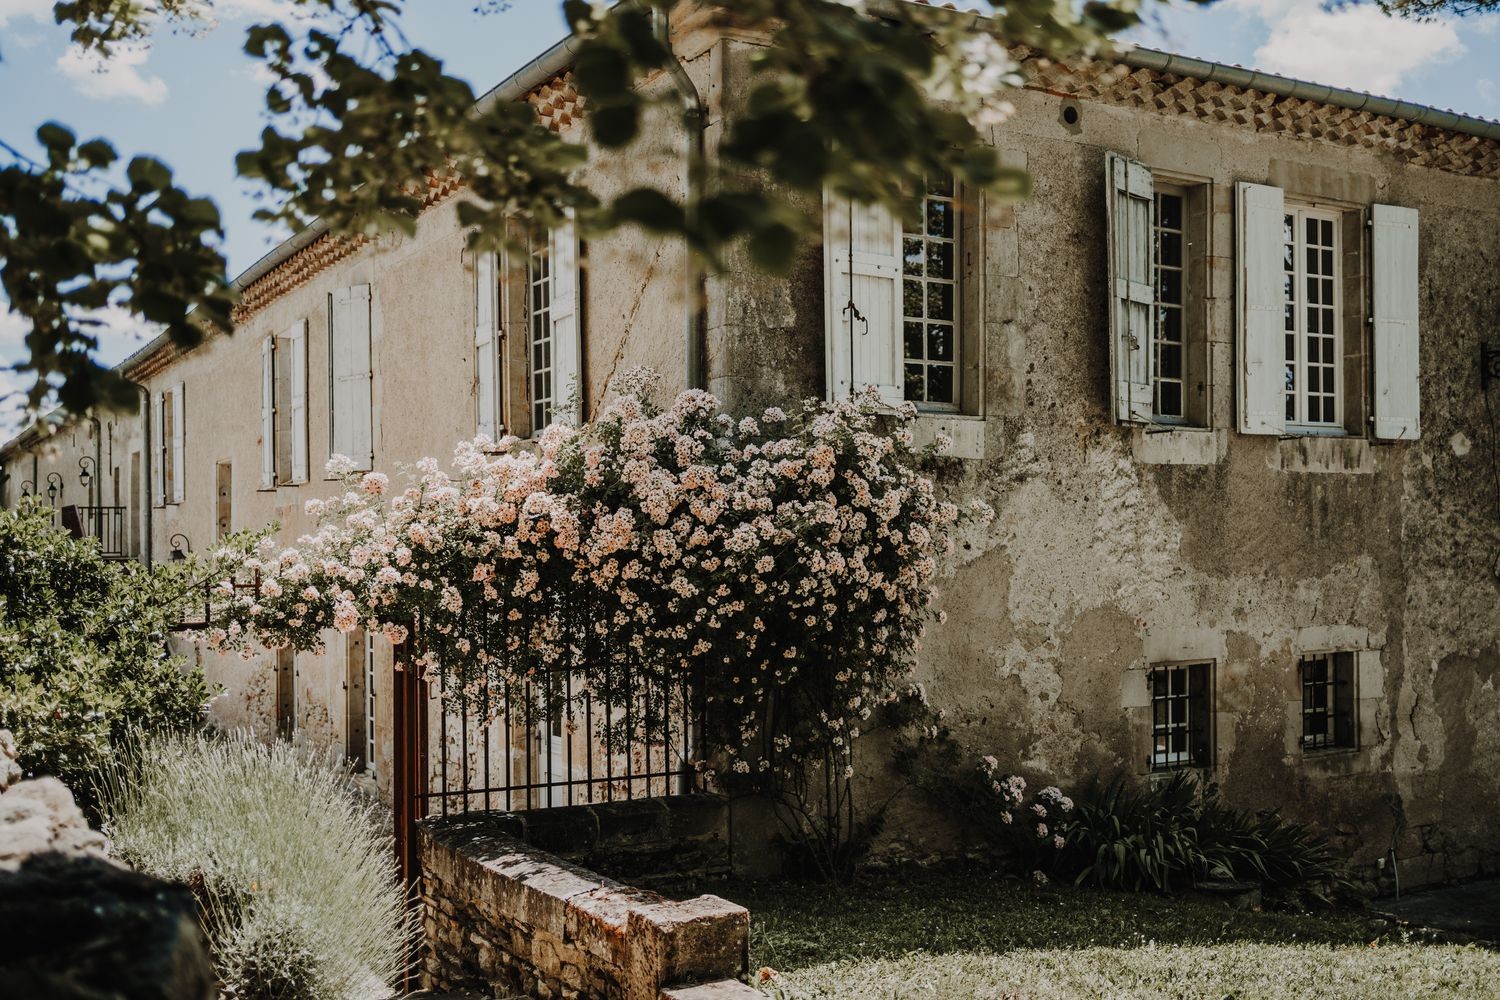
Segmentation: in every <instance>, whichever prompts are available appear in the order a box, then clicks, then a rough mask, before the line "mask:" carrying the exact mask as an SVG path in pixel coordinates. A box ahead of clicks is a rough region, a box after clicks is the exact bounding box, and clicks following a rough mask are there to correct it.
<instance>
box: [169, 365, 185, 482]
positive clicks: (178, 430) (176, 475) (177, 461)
mask: <svg viewBox="0 0 1500 1000" xmlns="http://www.w3.org/2000/svg"><path fill="white" fill-rule="evenodd" d="M186 415H187V404H186V392H185V387H184V386H183V384H182V383H181V382H178V383H177V384H176V385H175V386H173V387H172V466H171V470H172V502H173V503H182V501H183V497H184V496H186V493H187V490H186V488H185V487H186V480H187V463H186V457H187V454H186V453H187V426H186V425H187V420H186Z"/></svg>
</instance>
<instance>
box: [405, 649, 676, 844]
mask: <svg viewBox="0 0 1500 1000" xmlns="http://www.w3.org/2000/svg"><path fill="white" fill-rule="evenodd" d="M444 687H445V686H444V685H442V684H440V683H439V682H438V681H437V680H435V681H434V682H433V683H432V684H431V685H430V690H431V692H432V694H431V697H430V704H429V713H430V717H429V719H428V727H427V730H428V733H429V734H430V739H431V750H432V751H433V752H432V753H431V755H430V758H429V759H430V769H429V773H428V776H427V783H426V784H427V787H426V788H425V789H422V790H419V791H418V792H417V795H418V796H419V797H420V798H421V799H423V800H424V802H423V807H422V808H421V809H420V811H421V812H422V814H424V815H428V814H432V813H436V814H438V815H449V814H451V813H461V812H469V811H474V810H497V809H498V810H505V811H521V810H529V809H546V808H552V807H556V806H569V805H582V804H588V803H596V802H614V801H620V800H628V799H640V798H655V797H661V796H666V795H681V794H686V793H690V792H692V791H695V790H697V788H698V785H699V782H698V773H697V770H696V769H695V767H694V765H693V761H694V757H695V753H696V749H697V748H696V741H697V739H698V733H699V731H700V726H699V721H700V719H701V713H702V706H701V705H699V704H698V703H697V702H696V701H695V700H694V693H693V688H692V685H690V684H689V683H688V681H687V679H686V677H677V678H672V679H668V680H663V679H661V678H659V677H657V676H656V675H650V676H648V675H646V674H645V673H644V672H642V673H637V672H635V671H632V670H631V669H630V668H629V667H627V666H623V665H622V666H620V667H618V668H616V669H613V670H605V671H602V672H598V674H596V675H595V676H593V677H592V678H591V679H585V677H584V676H583V675H582V674H580V673H579V672H576V671H571V670H566V669H561V668H559V669H556V670H554V671H551V672H550V673H546V672H541V673H537V674H534V675H533V676H531V677H530V678H528V679H526V680H524V681H516V682H508V683H501V682H495V684H494V685H493V686H490V685H485V684H483V682H481V684H480V685H479V686H478V687H477V688H474V687H472V686H471V689H470V690H471V694H470V696H469V697H463V696H460V695H458V694H456V693H448V694H446V695H443V694H439V692H440V691H442V690H444Z"/></svg>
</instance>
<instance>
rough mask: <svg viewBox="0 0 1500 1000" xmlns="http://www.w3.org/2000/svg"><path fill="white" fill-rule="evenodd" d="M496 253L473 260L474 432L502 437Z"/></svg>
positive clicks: (481, 255)
mask: <svg viewBox="0 0 1500 1000" xmlns="http://www.w3.org/2000/svg"><path fill="white" fill-rule="evenodd" d="M498 292H499V285H498V283H497V282H496V280H495V255H494V254H493V253H481V254H480V255H479V256H478V258H477V259H476V260H475V262H474V387H475V396H476V399H475V420H474V431H475V433H476V434H483V435H484V436H485V437H488V438H490V439H492V440H493V439H494V438H497V437H499V436H500V434H499V430H500V427H499V425H500V420H499V413H500V407H499V403H498V400H499V395H500V393H499V390H500V374H499V365H498V364H497V363H496V360H497V357H498V350H497V348H498V344H497V338H496V336H495V334H496V323H495V316H496V312H497V310H496V302H495V299H496V295H497V293H498Z"/></svg>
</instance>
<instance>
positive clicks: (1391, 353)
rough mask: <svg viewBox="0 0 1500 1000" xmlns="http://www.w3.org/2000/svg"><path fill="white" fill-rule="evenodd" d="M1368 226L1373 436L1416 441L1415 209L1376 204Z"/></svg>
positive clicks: (1418, 415) (1418, 389) (1418, 430)
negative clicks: (1371, 291)
mask: <svg viewBox="0 0 1500 1000" xmlns="http://www.w3.org/2000/svg"><path fill="white" fill-rule="evenodd" d="M1371 222H1372V228H1373V230H1374V233H1373V237H1372V240H1371V249H1372V252H1373V258H1374V259H1373V262H1372V264H1373V266H1372V267H1371V273H1372V276H1373V277H1372V281H1373V285H1374V306H1375V308H1374V313H1373V318H1374V336H1375V343H1374V353H1375V400H1374V407H1373V410H1374V416H1375V436H1376V437H1378V438H1385V439H1399V440H1406V441H1415V440H1416V439H1417V438H1420V437H1421V436H1422V423H1421V378H1420V360H1421V358H1420V355H1421V351H1420V324H1419V322H1418V286H1417V280H1418V274H1417V263H1418V258H1417V210H1416V209H1414V208H1401V207H1399V206H1396V205H1375V206H1374V207H1373V210H1372V214H1371Z"/></svg>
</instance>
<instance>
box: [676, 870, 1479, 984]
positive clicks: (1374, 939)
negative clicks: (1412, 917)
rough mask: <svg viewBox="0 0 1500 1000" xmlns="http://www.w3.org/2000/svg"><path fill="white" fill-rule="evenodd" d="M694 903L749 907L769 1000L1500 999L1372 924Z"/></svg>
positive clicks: (1012, 905)
mask: <svg viewBox="0 0 1500 1000" xmlns="http://www.w3.org/2000/svg"><path fill="white" fill-rule="evenodd" d="M694 888H695V889H696V890H699V891H704V892H712V893H716V894H718V895H720V896H724V897H725V898H728V899H732V900H734V901H735V902H738V903H741V904H743V905H744V906H746V907H748V908H749V910H750V913H751V931H750V952H751V955H750V965H751V969H752V971H753V970H755V969H757V968H759V967H761V966H769V967H770V968H772V969H775V970H776V971H777V975H776V976H775V978H774V979H773V980H772V981H771V982H770V984H768V985H767V986H765V987H763V989H765V990H766V992H768V993H769V994H771V995H773V996H777V997H781V998H820V997H839V998H848V1000H875V998H880V1000H891V998H905V997H945V998H946V997H952V998H970V997H973V998H997V1000H998V998H1005V1000H1012V998H1014V1000H1063V998H1066V1000H1074V998H1085V997H1087V998H1095V997H1109V998H1136V997H1140V998H1146V997H1149V998H1152V1000H1156V998H1183V1000H1186V998H1194V1000H1196V998H1200V997H1201V998H1212V1000H1224V998H1233V1000H1249V998H1252V997H1275V998H1278V1000H1279V998H1292V997H1296V998H1304V997H1307V998H1339V1000H1343V998H1371V1000H1377V998H1378V1000H1397V998H1406V997H1411V998H1417V997H1421V998H1429V997H1464V998H1471V997H1472V998H1486V997H1500V952H1496V951H1492V950H1488V949H1485V948H1480V947H1475V946H1458V945H1450V944H1431V943H1423V942H1421V941H1418V940H1415V939H1412V938H1411V937H1410V935H1404V934H1403V933H1402V932H1400V931H1399V930H1396V929H1392V928H1389V927H1382V926H1377V924H1376V922H1373V921H1372V920H1371V919H1370V916H1369V915H1368V914H1364V913H1361V912H1358V911H1339V912H1336V913H1332V914H1329V913H1321V914H1309V915H1293V914H1278V913H1254V912H1238V911H1235V910H1231V909H1229V908H1228V907H1226V906H1224V905H1222V904H1218V903H1212V902H1199V901H1196V900H1192V899H1184V898H1177V897H1162V896H1156V895H1148V894H1139V895H1136V894H1117V893H1104V892H1093V891H1084V890H1075V889H1072V888H1068V887H1059V886H1049V887H1046V888H1036V887H1033V886H1031V885H1028V884H1022V883H1019V882H1016V881H1014V880H1012V879H1007V878H1005V877H1003V876H1001V875H999V874H996V873H992V872H987V871H945V872H928V871H900V872H892V873H884V874H882V875H879V876H870V877H868V878H866V879H864V880H862V881H861V882H860V883H858V884H856V885H854V886H852V887H847V888H843V889H831V888H828V887H826V886H818V885H802V884H789V883H785V882H778V883H754V882H731V883H722V884H707V883H705V884H702V885H698V886H695V887H694Z"/></svg>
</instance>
